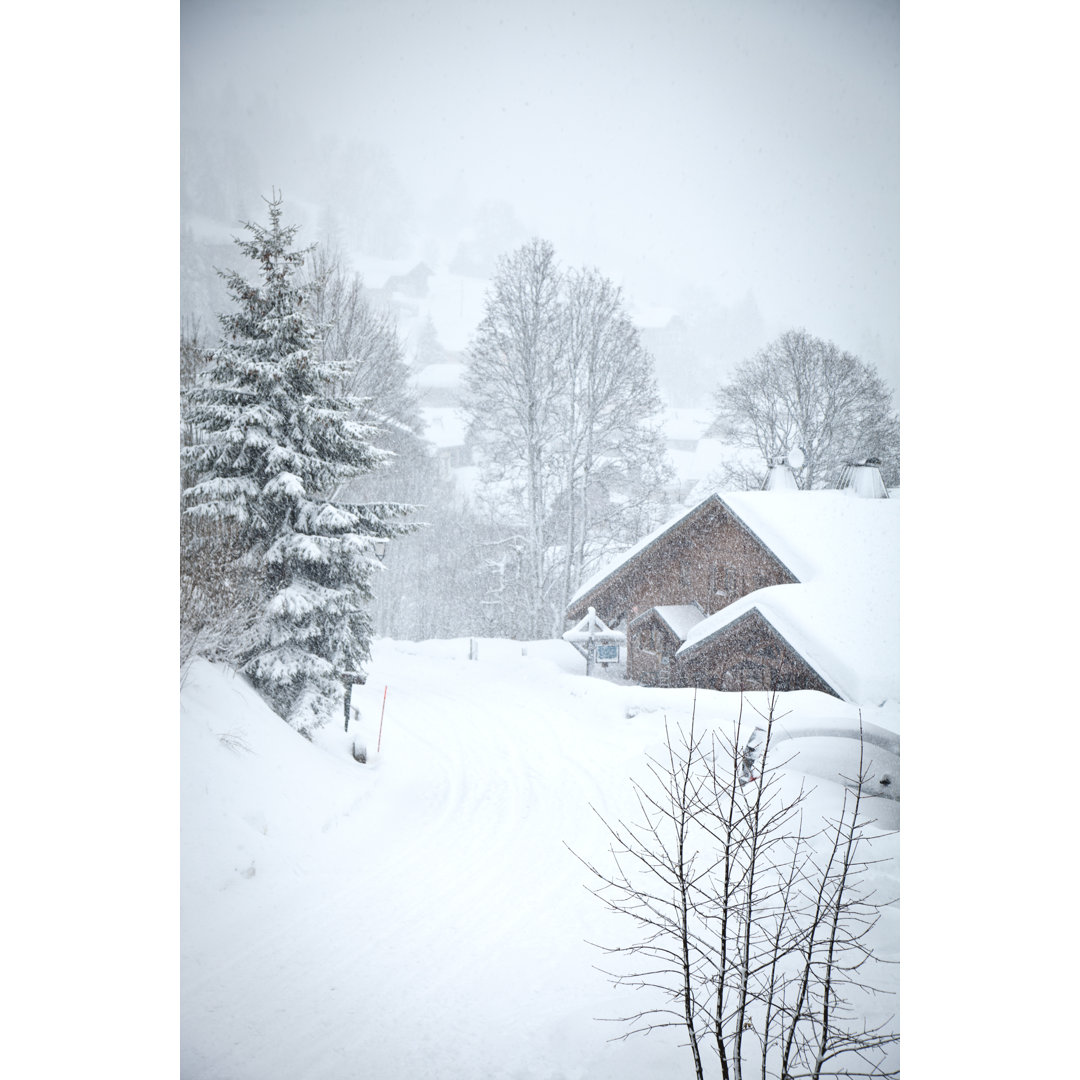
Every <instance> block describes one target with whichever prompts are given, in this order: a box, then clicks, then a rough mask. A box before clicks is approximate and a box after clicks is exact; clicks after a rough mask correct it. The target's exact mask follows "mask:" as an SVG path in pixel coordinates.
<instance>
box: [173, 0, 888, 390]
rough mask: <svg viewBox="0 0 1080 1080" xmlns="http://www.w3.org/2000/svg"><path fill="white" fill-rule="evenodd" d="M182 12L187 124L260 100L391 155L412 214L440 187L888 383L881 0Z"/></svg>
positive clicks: (402, 4)
mask: <svg viewBox="0 0 1080 1080" xmlns="http://www.w3.org/2000/svg"><path fill="white" fill-rule="evenodd" d="M180 11H181V110H182V116H183V122H184V124H185V125H186V126H198V124H199V123H200V122H202V120H203V119H204V118H201V117H200V116H199V115H198V113H197V107H196V105H195V102H196V100H197V99H198V95H197V94H195V93H193V88H195V87H198V88H199V89H200V91H202V92H205V91H210V90H213V89H215V88H221V87H224V86H226V85H231V86H232V88H233V90H234V91H235V93H236V94H237V96H238V97H239V98H240V99H241V100H244V101H246V100H248V99H254V98H255V97H257V96H260V95H261V96H262V98H263V99H265V100H267V101H270V102H272V103H273V104H274V106H275V107H276V108H277V109H280V110H282V111H284V112H286V113H288V114H289V115H291V116H294V117H297V118H299V120H300V122H301V123H305V124H307V125H308V126H309V127H310V128H311V129H312V131H313V132H316V133H319V134H324V135H334V136H336V137H338V138H340V139H342V140H343V141H348V140H350V139H354V138H355V139H358V140H360V141H361V142H364V143H367V144H377V145H380V146H382V147H385V149H386V151H387V153H388V155H389V157H390V158H391V159H392V161H393V163H394V164H395V165H396V167H397V169H398V171H399V172H400V174H401V176H402V178H403V179H404V181H405V183H406V185H407V186H408V188H409V189H410V191H411V193H412V195H413V196H414V199H415V200H416V202H417V203H418V209H419V210H420V211H421V212H422V211H424V210H426V209H428V208H430V207H431V206H432V205H433V204H435V202H436V200H438V199H440V198H441V197H445V196H446V195H447V193H449V192H453V191H458V192H461V191H465V192H467V193H468V197H469V198H470V199H471V200H473V201H479V200H483V199H485V198H497V199H500V200H504V201H505V202H507V203H509V204H510V205H511V206H512V207H513V208H514V211H515V212H516V214H517V216H518V217H519V218H520V219H521V221H522V222H523V223H524V225H525V226H526V227H527V229H528V231H529V233H530V234H532V233H535V234H538V235H541V236H544V237H546V238H547V239H550V240H551V241H552V242H553V243H554V245H555V249H556V251H557V253H558V254H559V256H560V258H561V259H562V260H563V261H564V262H569V263H572V264H574V265H585V264H588V265H596V266H598V267H599V268H600V269H601V270H602V271H603V272H604V273H606V274H608V275H609V276H610V277H612V278H614V279H615V280H616V281H618V282H620V283H621V284H623V286H624V288H625V289H626V292H627V295H628V299H630V300H631V301H632V303H633V304H636V305H641V306H644V305H648V304H655V305H671V306H678V305H679V303H680V300H681V298H682V297H683V296H684V295H685V294H684V289H685V287H686V286H687V285H688V284H691V283H692V284H695V285H697V286H698V287H700V288H704V289H705V290H707V291H708V292H710V293H712V294H713V295H714V296H715V297H716V299H717V300H718V301H719V302H720V303H723V304H733V303H737V302H738V301H740V300H741V299H742V298H743V297H745V296H746V294H747V293H748V292H752V293H753V295H754V298H755V299H756V301H757V304H758V306H759V308H760V309H761V311H762V314H763V315H764V317H765V319H766V321H767V322H768V323H769V325H770V327H772V328H774V329H775V330H777V331H779V330H782V329H786V328H788V327H790V326H795V325H801V326H805V327H806V329H808V330H809V331H810V332H811V333H814V334H817V335H819V336H823V337H829V338H832V339H833V340H834V341H836V343H837V344H838V345H840V346H841V347H843V348H847V349H850V350H852V351H855V352H858V353H860V354H862V355H864V356H866V358H867V359H873V360H874V361H875V362H877V363H878V364H879V366H880V368H881V371H882V374H883V375H884V376H885V377H886V378H887V379H888V380H889V381H890V382H892V383H893V384H894V385H898V379H899V333H900V320H899V100H900V99H899V92H900V68H899V5H898V3H896V2H895V0H890V2H877V0H811V2H806V3H799V2H797V0H789V2H786V3H773V2H768V0H704V2H697V0H671V2H667V3H663V2H637V3H633V2H628V0H624V2H608V0H598V2H593V0H579V2H578V3H571V2H568V0H552V2H549V3H546V4H540V3H535V4H533V3H518V2H511V0H450V2H444V3H435V2H429V3H424V2H418V0H392V2H383V0H362V2H355V0H354V2H347V0H338V2H335V0H314V2H311V3H305V4H300V3H297V2H288V3H284V2H280V0H262V2H259V0H237V2H230V0H182V2H181V8H180ZM256 149H257V152H258V154H259V157H260V159H264V160H265V162H266V163H267V164H268V165H269V166H270V167H271V168H272V167H273V165H274V163H275V162H284V160H285V159H287V158H288V154H289V147H288V145H287V140H286V139H281V140H275V139H274V138H273V137H271V136H261V142H260V145H258V147H257V148H256ZM297 167H298V163H297V162H295V161H293V162H289V163H288V166H286V164H284V163H283V164H282V166H281V171H282V172H283V173H284V172H287V171H289V170H290V169H291V170H292V172H293V173H295V170H296V168H297ZM285 194H286V203H287V202H288V192H287V191H286V193H285ZM875 340H876V342H877V346H878V348H877V349H876V350H875V349H873V348H871V347H869V346H868V343H869V342H873V341H875ZM874 351H877V355H869V354H870V353H872V352H874Z"/></svg>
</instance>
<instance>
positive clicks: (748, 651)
mask: <svg viewBox="0 0 1080 1080" xmlns="http://www.w3.org/2000/svg"><path fill="white" fill-rule="evenodd" d="M675 679H676V680H677V682H676V683H675V685H678V686H698V687H707V688H709V689H712V690H820V691H822V692H823V693H826V694H832V696H833V697H840V694H838V693H837V692H836V691H835V690H834V689H833V688H832V687H831V686H829V684H828V683H826V682H825V681H824V679H822V678H821V676H820V675H818V674H817V672H816V671H814V669H813V668H812V667H810V665H809V664H807V663H806V661H805V660H803V658H802V657H801V656H800V655H799V654H798V653H797V652H796V651H795V650H794V648H792V646H791V645H790V644H789V642H788V641H787V640H786V639H785V638H784V637H783V636H781V635H780V634H779V633H778V632H777V631H776V630H775V629H774V628H773V627H772V626H771V625H770V623H769V622H768V621H767V620H766V619H765V618H763V616H762V615H761V613H760V612H759V611H758V610H757V609H756V608H752V609H751V610H750V611H748V612H746V614H745V615H740V616H739V618H737V619H736V620H735V621H734V622H732V623H731V624H730V625H729V626H726V627H725V628H724V629H723V630H720V631H718V632H717V633H716V634H713V635H712V636H711V637H708V638H706V639H705V640H704V641H702V642H701V643H700V644H698V645H697V646H696V647H695V648H694V649H693V650H691V651H690V652H688V653H687V654H686V655H685V656H683V657H681V658H680V659H679V661H678V665H677V668H676V671H675Z"/></svg>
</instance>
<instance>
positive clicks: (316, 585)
mask: <svg viewBox="0 0 1080 1080" xmlns="http://www.w3.org/2000/svg"><path fill="white" fill-rule="evenodd" d="M268 207H269V217H270V223H269V226H268V227H266V226H262V225H257V224H253V223H250V222H247V223H245V224H244V228H245V229H246V230H247V231H248V233H249V234H250V237H249V238H248V239H239V238H238V239H237V241H236V243H237V244H238V246H239V247H240V250H241V251H242V252H243V254H244V255H245V256H247V257H248V258H250V259H252V260H254V262H255V263H256V264H257V265H258V269H259V275H258V278H257V280H256V281H254V282H249V281H248V280H246V279H245V278H244V277H243V276H242V275H241V274H240V273H238V272H235V271H233V272H229V273H224V274H223V275H222V276H223V277H224V278H225V282H226V285H227V287H228V290H229V293H230V295H231V296H232V298H233V300H234V301H235V304H236V310H234V311H232V312H231V313H228V314H223V315H221V316H220V320H221V325H222V330H223V344H222V345H221V346H220V347H219V348H217V349H215V350H214V351H213V353H212V354H211V357H210V364H209V367H208V370H207V371H206V373H205V375H204V376H203V378H201V379H200V381H199V383H198V384H197V385H196V386H195V387H193V388H190V389H188V390H186V391H185V393H184V397H183V402H184V419H185V421H186V422H187V423H188V424H190V426H191V428H192V429H193V430H194V432H195V443H194V445H192V446H188V447H184V448H183V450H182V455H183V459H184V464H185V466H186V470H187V471H186V474H185V475H186V476H187V477H188V478H189V483H190V486H188V487H187V488H186V489H185V490H184V492H183V503H184V513H185V515H187V516H188V517H189V518H193V519H195V521H196V522H198V523H200V524H202V525H204V527H205V528H204V535H209V534H213V533H214V532H215V531H216V533H217V534H218V535H219V536H220V535H227V536H228V538H229V540H230V544H231V545H232V546H233V548H234V550H235V549H239V550H240V551H241V552H242V554H241V556H240V561H241V563H242V569H243V570H244V571H245V572H247V573H249V574H252V575H253V577H254V580H255V583H256V587H255V590H254V594H255V600H254V604H255V607H256V610H255V611H254V612H253V613H252V615H253V617H252V618H251V619H250V621H249V623H248V630H247V631H246V633H245V635H244V638H245V639H244V640H242V641H238V642H237V643H236V649H235V658H236V661H237V663H238V664H239V666H240V667H241V669H242V670H243V671H244V672H245V673H246V674H247V675H249V676H250V678H251V679H252V681H253V682H254V684H255V686H256V687H257V688H258V689H259V690H260V692H262V693H263V695H264V696H265V697H266V698H267V699H268V700H269V701H270V702H271V704H272V705H273V706H274V708H275V709H276V710H277V711H278V712H279V714H280V715H281V716H283V717H284V718H285V719H286V720H288V722H289V723H290V724H292V725H293V726H294V727H296V728H297V729H298V730H301V731H306V730H310V729H311V728H313V727H317V726H319V725H320V724H321V723H323V722H325V720H326V719H327V718H328V717H329V716H330V715H331V713H332V712H333V711H334V709H335V708H336V703H337V702H338V701H339V700H340V694H341V693H342V690H343V683H344V682H345V681H348V680H350V679H351V678H352V676H353V675H354V673H357V672H359V671H360V669H361V665H362V664H363V663H364V662H365V661H366V660H367V659H368V656H369V640H370V637H371V622H370V617H369V613H368V611H367V609H366V604H367V602H368V601H370V600H371V598H372V591H371V577H372V572H373V570H374V568H375V567H376V566H377V565H378V564H377V561H376V559H375V558H374V545H375V542H376V541H377V540H379V539H386V538H389V537H392V536H397V535H400V534H401V533H403V532H407V531H410V529H411V526H408V525H405V524H403V523H401V522H399V521H395V520H394V519H396V518H399V517H401V516H402V515H403V514H405V513H407V512H408V510H409V509H410V508H409V507H407V506H404V505H401V504H395V503H381V504H374V505H364V506H359V505H347V504H342V503H339V502H335V501H333V495H334V492H335V491H336V490H338V488H339V486H340V485H341V484H342V482H343V481H345V480H347V479H349V478H351V477H354V476H356V475H358V474H360V473H364V472H368V471H370V470H372V469H375V468H377V467H378V466H379V465H380V464H381V463H382V462H383V460H384V459H385V457H386V454H385V452H384V451H381V450H379V449H378V448H376V447H375V446H374V445H373V443H372V438H373V437H374V435H375V433H376V429H375V428H374V427H373V426H372V425H370V424H368V423H365V422H362V421H361V420H359V419H358V417H360V416H362V415H365V414H366V412H367V411H368V410H366V409H365V405H366V403H365V402H364V401H363V400H362V399H359V398H356V397H354V396H352V395H350V394H348V393H347V392H345V391H343V390H342V389H341V388H342V387H344V386H347V385H348V372H347V371H346V370H345V367H344V362H343V361H341V360H338V359H335V358H333V357H331V356H327V355H326V354H325V353H324V352H323V350H321V349H319V348H318V347H317V345H318V341H319V329H320V328H319V327H317V326H315V325H313V324H312V322H311V320H310V317H309V315H308V314H307V313H306V307H305V300H306V296H305V286H304V284H303V279H302V276H301V274H300V271H301V268H302V266H303V263H304V258H305V256H306V254H307V251H308V250H310V249H306V250H296V249H293V247H292V242H293V238H294V236H295V234H296V231H297V227H296V226H294V225H292V226H284V225H282V223H281V213H282V211H281V198H280V196H275V197H274V198H273V199H271V200H268Z"/></svg>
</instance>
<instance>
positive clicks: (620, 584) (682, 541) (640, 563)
mask: <svg viewBox="0 0 1080 1080" xmlns="http://www.w3.org/2000/svg"><path fill="white" fill-rule="evenodd" d="M795 580H796V578H795V577H794V576H793V575H792V574H791V573H789V571H788V570H787V569H786V568H785V567H784V565H783V564H782V563H781V562H780V561H779V560H778V559H777V558H776V556H775V555H773V554H772V552H771V551H769V549H768V548H767V547H766V546H765V545H764V544H763V543H761V541H759V540H758V539H757V537H755V536H754V534H753V533H751V532H750V531H749V530H748V529H747V528H746V526H744V525H743V524H742V522H741V521H740V520H739V519H738V518H736V517H735V516H734V515H732V514H731V513H730V512H729V511H728V510H727V508H726V507H725V506H724V505H723V504H722V503H721V502H720V500H719V499H718V498H716V497H715V496H714V497H712V498H710V499H707V500H706V501H705V502H704V503H702V504H701V506H699V507H698V508H697V509H696V510H695V511H693V512H692V513H690V514H688V515H687V516H686V517H684V518H683V519H682V520H681V521H679V522H677V523H676V524H675V525H673V526H672V527H671V529H669V530H668V531H667V532H666V533H664V534H663V535H662V536H660V537H658V538H657V539H656V540H654V541H653V542H652V544H650V545H649V546H648V547H647V548H646V549H645V550H644V551H642V552H639V553H638V554H637V555H635V556H633V557H632V558H630V559H628V560H627V561H626V562H625V563H624V564H623V565H622V566H620V567H619V568H618V569H617V570H616V571H615V572H614V573H612V574H611V575H609V576H608V577H607V578H606V579H605V580H604V581H602V582H600V583H599V584H598V585H597V586H596V587H595V588H593V589H592V590H590V591H589V592H588V593H586V594H585V595H584V596H582V597H581V599H579V600H578V601H577V602H576V603H575V604H573V605H572V606H571V607H570V608H569V609H568V611H567V615H568V616H569V618H570V619H572V620H573V619H581V618H584V616H585V613H586V611H587V610H588V608H589V607H590V606H592V607H595V608H596V613H597V614H598V615H599V616H600V617H601V618H602V619H603V620H604V622H606V623H607V624H608V625H609V626H616V625H620V624H625V625H626V626H627V627H628V626H629V625H630V622H631V620H632V619H634V618H635V617H636V616H637V615H639V614H642V613H643V612H646V611H648V610H649V608H651V607H656V606H657V605H662V604H691V603H695V602H696V603H697V604H698V605H699V606H700V607H701V610H702V611H703V612H704V613H705V615H706V616H708V615H712V614H713V613H714V612H717V611H719V610H720V609H721V608H723V607H726V606H727V605H728V604H730V603H731V602H732V601H734V600H738V599H739V597H741V596H745V595H746V594H747V593H750V592H753V591H754V590H755V589H761V588H764V587H765V586H766V585H786V584H791V583H793V582H794V581H795ZM632 656H633V650H632V647H631V652H630V657H631V659H632Z"/></svg>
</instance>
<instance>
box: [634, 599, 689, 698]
mask: <svg viewBox="0 0 1080 1080" xmlns="http://www.w3.org/2000/svg"><path fill="white" fill-rule="evenodd" d="M626 647H627V662H628V667H629V672H632V673H633V677H634V678H635V679H637V681H638V682H640V683H644V684H645V685H646V686H671V685H678V683H676V682H675V680H674V678H673V676H674V673H675V667H676V665H675V654H676V653H677V652H678V651H679V649H680V648H682V640H681V638H679V637H678V636H677V635H676V634H675V633H674V632H673V631H672V629H671V627H670V626H668V624H667V623H666V622H664V620H663V619H662V618H660V615H659V614H658V613H657V611H656V609H655V608H650V609H649V610H648V611H647V612H645V614H644V615H639V616H638V617H637V618H636V619H635V620H634V621H633V622H632V623H631V624H630V626H629V627H628V628H627V631H626Z"/></svg>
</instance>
